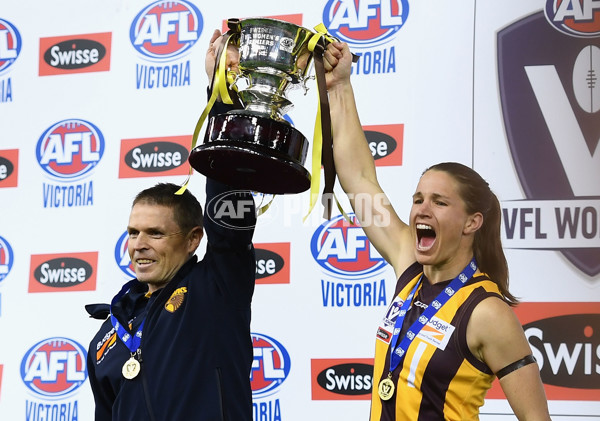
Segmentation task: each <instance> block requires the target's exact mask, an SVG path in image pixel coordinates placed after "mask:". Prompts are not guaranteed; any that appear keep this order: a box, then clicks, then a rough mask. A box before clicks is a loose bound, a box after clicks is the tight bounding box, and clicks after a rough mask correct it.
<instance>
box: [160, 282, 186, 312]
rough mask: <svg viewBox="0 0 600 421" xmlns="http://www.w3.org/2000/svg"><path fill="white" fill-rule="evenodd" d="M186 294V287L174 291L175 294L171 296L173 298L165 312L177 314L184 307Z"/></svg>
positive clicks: (168, 302) (170, 298)
mask: <svg viewBox="0 0 600 421" xmlns="http://www.w3.org/2000/svg"><path fill="white" fill-rule="evenodd" d="M186 293H187V288H186V287H181V288H177V289H176V290H175V291H173V294H171V297H169V299H168V300H167V302H166V303H165V310H167V311H168V312H169V313H175V312H176V311H177V310H178V309H179V307H181V306H182V304H183V300H184V299H185V294H186Z"/></svg>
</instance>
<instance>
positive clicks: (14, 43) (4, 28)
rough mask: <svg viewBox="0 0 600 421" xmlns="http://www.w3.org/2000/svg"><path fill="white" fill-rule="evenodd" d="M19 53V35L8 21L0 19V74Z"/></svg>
mask: <svg viewBox="0 0 600 421" xmlns="http://www.w3.org/2000/svg"><path fill="white" fill-rule="evenodd" d="M20 53H21V34H19V31H17V28H16V27H15V26H14V25H13V24H11V23H10V22H9V21H7V20H4V19H0V74H1V73H2V72H4V71H5V70H6V69H8V68H9V67H10V66H11V65H12V64H13V63H14V62H15V60H16V59H17V57H19V54H20Z"/></svg>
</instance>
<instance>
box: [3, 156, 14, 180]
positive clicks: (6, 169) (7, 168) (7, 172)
mask: <svg viewBox="0 0 600 421" xmlns="http://www.w3.org/2000/svg"><path fill="white" fill-rule="evenodd" d="M14 170H15V166H14V165H13V163H12V162H10V161H9V160H8V159H6V158H4V157H3V156H0V182H1V181H4V180H6V179H7V178H8V177H10V176H11V175H12V173H13V171H14Z"/></svg>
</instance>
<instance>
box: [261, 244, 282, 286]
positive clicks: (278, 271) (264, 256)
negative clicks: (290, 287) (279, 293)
mask: <svg viewBox="0 0 600 421" xmlns="http://www.w3.org/2000/svg"><path fill="white" fill-rule="evenodd" d="M254 251H255V254H256V283H257V284H289V283H290V243H261V244H257V243H255V244H254Z"/></svg>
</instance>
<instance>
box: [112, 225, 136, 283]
mask: <svg viewBox="0 0 600 421" xmlns="http://www.w3.org/2000/svg"><path fill="white" fill-rule="evenodd" d="M128 242H129V234H128V233H127V231H125V232H124V233H123V234H122V235H121V236H120V237H119V240H118V241H117V245H116V246H115V262H117V265H118V266H119V269H121V271H122V272H123V273H124V274H125V275H127V276H128V277H130V278H135V277H136V275H135V272H134V271H133V265H132V264H131V258H130V257H129V250H128V248H127V244H128Z"/></svg>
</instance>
